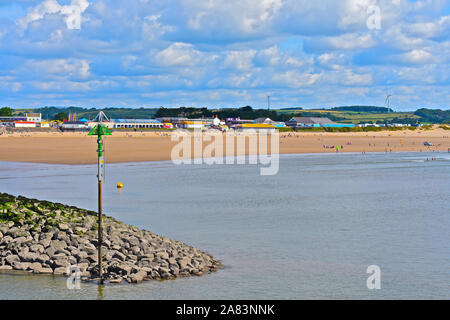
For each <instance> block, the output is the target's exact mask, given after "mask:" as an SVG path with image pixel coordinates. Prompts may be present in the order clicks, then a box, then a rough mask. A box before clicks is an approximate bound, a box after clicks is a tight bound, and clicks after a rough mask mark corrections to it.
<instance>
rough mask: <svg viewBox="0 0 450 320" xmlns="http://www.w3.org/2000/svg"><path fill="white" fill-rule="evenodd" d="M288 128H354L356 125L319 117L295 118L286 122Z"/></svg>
mask: <svg viewBox="0 0 450 320" xmlns="http://www.w3.org/2000/svg"><path fill="white" fill-rule="evenodd" d="M286 125H287V126H288V127H291V128H293V129H297V128H320V127H323V128H346V127H347V128H353V127H354V126H355V125H354V124H348V123H337V122H334V121H332V120H330V119H328V118H319V117H293V118H292V119H290V120H289V121H288V122H286Z"/></svg>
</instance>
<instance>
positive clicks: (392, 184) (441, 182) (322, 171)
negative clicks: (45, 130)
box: [0, 153, 450, 299]
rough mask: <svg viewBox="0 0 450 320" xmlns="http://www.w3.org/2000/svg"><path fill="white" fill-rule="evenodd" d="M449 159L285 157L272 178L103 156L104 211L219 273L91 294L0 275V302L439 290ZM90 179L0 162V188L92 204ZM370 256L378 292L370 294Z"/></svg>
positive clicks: (77, 169) (447, 224)
mask: <svg viewBox="0 0 450 320" xmlns="http://www.w3.org/2000/svg"><path fill="white" fill-rule="evenodd" d="M432 156H433V157H437V158H438V159H437V161H429V162H427V161H424V160H425V159H426V158H427V157H432ZM449 165H450V154H447V153H440V154H436V153H435V154H432V155H431V154H426V153H397V154H366V155H360V154H323V155H285V156H281V162H280V171H279V173H278V175H276V176H260V175H259V170H258V168H257V167H256V166H253V165H246V166H242V165H241V166H237V165H233V166H212V167H211V166H206V165H205V166H174V165H172V164H171V163H170V162H152V163H133V164H131V163H130V164H113V165H109V166H108V167H107V180H106V184H105V187H104V208H105V212H106V214H108V215H111V216H114V217H115V218H117V219H119V220H122V221H124V222H126V223H129V224H134V225H137V226H139V227H141V228H146V229H148V230H151V231H153V232H155V233H158V234H163V235H166V236H169V237H171V238H173V239H177V240H181V241H183V242H186V243H189V244H192V245H194V246H196V247H198V248H200V249H202V250H205V251H208V252H209V253H211V254H213V255H214V256H215V257H216V258H218V259H220V260H222V261H223V264H224V268H223V269H222V270H220V271H218V272H217V273H213V274H210V275H206V276H203V277H193V278H183V279H178V280H175V281H163V282H157V281H150V282H145V283H143V284H139V285H119V286H106V287H105V288H103V291H102V292H98V288H97V286H95V285H92V284H82V287H81V290H68V289H67V288H66V283H65V279H64V278H58V277H53V276H36V275H5V274H0V299H25V298H27V299H51V298H57V299H97V298H103V299H240V298H242V299H318V298H331V299H343V298H351V299H385V298H400V299H402V298H405V299H406V298H407V299H411V298H412V299H415V298H425V299H427V298H446V299H449V298H450V290H449V289H450V282H449V279H450V232H449V230H450V219H449V200H450V195H449V190H450V188H449V186H450V167H449ZM95 174H96V167H95V166H90V165H83V166H63V165H44V164H25V163H23V164H17V163H14V164H13V163H5V162H0V177H1V178H0V191H3V192H8V193H12V194H15V195H18V194H21V195H24V196H28V197H35V198H38V199H46V200H51V201H57V202H63V203H67V204H71V205H76V206H80V207H84V208H89V209H93V210H95V209H96V199H97V194H96V192H97V191H96V177H95ZM118 181H122V182H123V183H124V186H125V187H124V189H123V190H122V191H118V190H117V189H116V188H115V185H116V183H117V182H118ZM374 264H375V265H378V266H380V268H381V286H382V287H381V290H375V291H370V290H368V289H367V287H366V279H367V277H368V276H369V275H368V274H366V269H367V267H368V266H369V265H374Z"/></svg>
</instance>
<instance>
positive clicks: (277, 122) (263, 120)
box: [254, 118, 286, 128]
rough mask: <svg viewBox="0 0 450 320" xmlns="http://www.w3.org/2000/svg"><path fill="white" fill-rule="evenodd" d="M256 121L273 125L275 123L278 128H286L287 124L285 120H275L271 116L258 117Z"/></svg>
mask: <svg viewBox="0 0 450 320" xmlns="http://www.w3.org/2000/svg"><path fill="white" fill-rule="evenodd" d="M254 123H265V124H271V125H274V126H275V127H277V128H284V127H286V124H285V123H284V122H280V121H273V120H272V119H270V118H257V119H255V120H254Z"/></svg>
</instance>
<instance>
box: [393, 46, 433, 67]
mask: <svg viewBox="0 0 450 320" xmlns="http://www.w3.org/2000/svg"><path fill="white" fill-rule="evenodd" d="M400 61H402V62H404V63H410V64H428V63H436V62H437V59H436V58H435V57H434V56H433V55H432V54H431V53H430V52H428V51H427V50H425V49H417V50H411V51H409V52H407V53H404V54H402V55H401V56H400Z"/></svg>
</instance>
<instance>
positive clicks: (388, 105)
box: [384, 93, 392, 113]
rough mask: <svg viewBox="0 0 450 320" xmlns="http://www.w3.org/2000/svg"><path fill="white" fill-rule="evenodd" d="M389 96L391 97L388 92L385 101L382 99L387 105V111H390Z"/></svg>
mask: <svg viewBox="0 0 450 320" xmlns="http://www.w3.org/2000/svg"><path fill="white" fill-rule="evenodd" d="M391 97H392V94H389V93H388V94H387V96H386V101H384V104H385V105H387V108H388V113H389V112H391V111H390V110H391Z"/></svg>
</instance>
